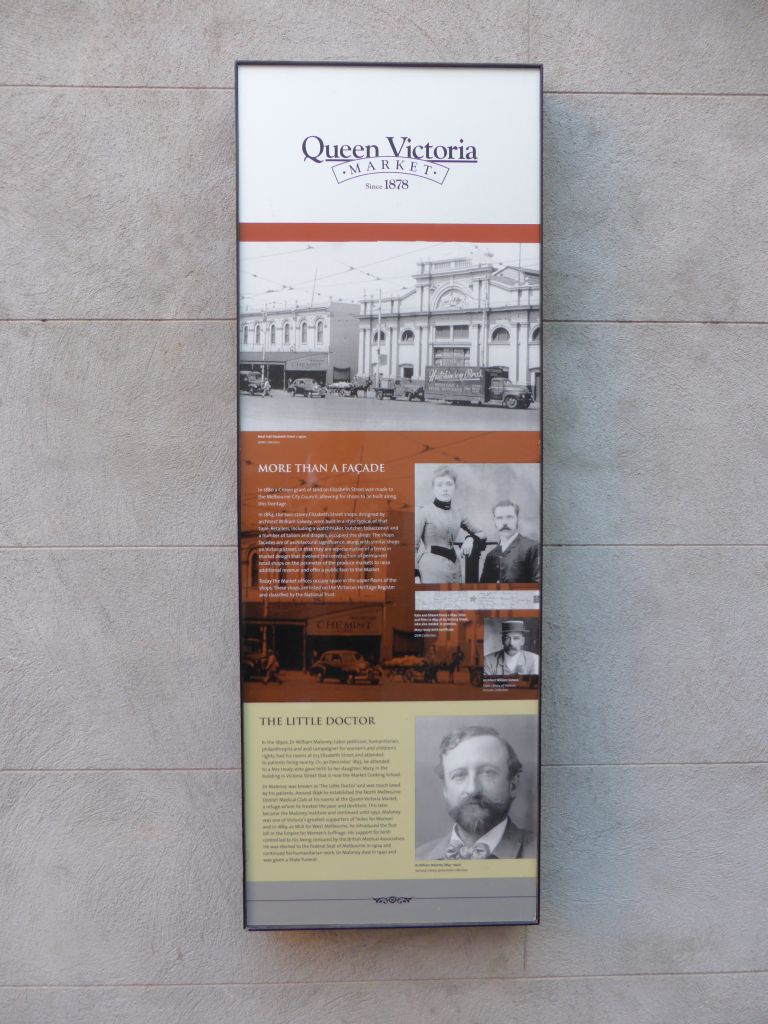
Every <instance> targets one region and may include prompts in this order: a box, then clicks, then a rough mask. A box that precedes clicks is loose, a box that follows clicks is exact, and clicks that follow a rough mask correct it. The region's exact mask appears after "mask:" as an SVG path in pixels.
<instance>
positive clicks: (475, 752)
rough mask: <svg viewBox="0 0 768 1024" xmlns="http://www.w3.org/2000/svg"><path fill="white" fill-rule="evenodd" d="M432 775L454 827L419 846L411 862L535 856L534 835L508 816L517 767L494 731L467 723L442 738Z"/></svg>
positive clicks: (517, 778) (508, 750)
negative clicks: (436, 778)
mask: <svg viewBox="0 0 768 1024" xmlns="http://www.w3.org/2000/svg"><path fill="white" fill-rule="evenodd" d="M436 770H437V774H438V775H439V776H440V778H441V779H442V780H443V796H444V797H445V800H446V803H447V805H448V813H449V814H450V816H451V818H453V820H454V822H455V824H454V826H453V830H452V831H451V832H450V833H449V834H448V835H447V836H444V837H443V838H441V839H438V840H432V841H430V842H428V843H424V844H423V845H422V846H419V847H418V848H417V850H416V860H489V859H490V860H502V859H504V860H506V859H517V858H523V857H535V856H536V837H535V836H534V834H533V833H532V832H529V831H528V830H527V829H523V828H520V827H519V826H518V825H516V824H515V823H514V821H512V819H511V818H510V817H509V816H508V815H509V809H510V807H511V806H512V801H513V800H514V798H515V794H516V792H517V785H518V781H519V778H520V773H521V772H522V770H523V768H522V765H521V764H520V761H519V760H518V758H517V755H516V754H515V752H514V750H513V749H512V747H511V745H510V744H509V743H508V742H507V741H506V740H505V739H503V738H502V737H501V736H499V734H498V733H497V732H496V730H495V729H492V728H489V727H485V726H481V725H470V726H468V727H466V728H464V729H456V730H455V731H454V732H452V733H449V734H448V735H447V736H444V737H443V740H442V742H441V744H440V760H439V763H438V765H437V769H436Z"/></svg>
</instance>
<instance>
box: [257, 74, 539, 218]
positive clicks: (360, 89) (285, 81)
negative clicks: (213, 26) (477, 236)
mask: <svg viewBox="0 0 768 1024" xmlns="http://www.w3.org/2000/svg"><path fill="white" fill-rule="evenodd" d="M238 76H239V77H238V83H239V85H238V89H239V124H238V132H239V168H240V180H239V190H240V194H239V219H240V222H241V223H287V222H290V223H318V222H336V223H363V224H365V223H372V222H373V223H376V222H382V223H384V222H387V223H393V222H400V223H404V224H406V223H420V224H453V223H456V224H486V223H488V224H491V223H492V224H525V225H537V224H538V223H539V208H540V206H539V201H540V196H539V188H540V173H539V158H538V154H539V135H540V80H541V76H540V71H539V69H537V68H530V69H528V68H524V69H521V68H516V69H506V68H503V67H499V68H477V67H467V68H457V67H445V68H439V67H438V68H435V67H429V68H427V67H413V68H410V67H387V66H375V67H351V66H342V67H337V66H332V65H312V66H305V67H297V66H281V65H245V66H240V67H239V68H238Z"/></svg>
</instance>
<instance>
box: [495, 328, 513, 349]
mask: <svg viewBox="0 0 768 1024" xmlns="http://www.w3.org/2000/svg"><path fill="white" fill-rule="evenodd" d="M491 341H492V342H493V344H494V345H508V344H509V331H508V330H507V328H506V327H497V328H496V330H495V331H494V332H493V334H492V335H491Z"/></svg>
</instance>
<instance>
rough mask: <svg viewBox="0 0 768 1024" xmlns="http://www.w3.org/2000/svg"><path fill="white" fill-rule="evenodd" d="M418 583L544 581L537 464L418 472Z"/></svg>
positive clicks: (428, 466)
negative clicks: (542, 578) (541, 563)
mask: <svg viewBox="0 0 768 1024" xmlns="http://www.w3.org/2000/svg"><path fill="white" fill-rule="evenodd" d="M414 504H415V514H416V527H415V535H414V540H415V552H414V556H415V573H416V583H418V584H427V585H428V584H433V585H434V584H443V583H448V584H457V585H461V584H469V583H520V584H523V583H524V584H532V583H539V582H540V581H541V568H540V523H539V509H540V480H539V466H538V464H536V463H485V464H475V463H461V464H456V463H451V464H450V465H438V464H435V463H419V464H417V465H416V466H415V467H414Z"/></svg>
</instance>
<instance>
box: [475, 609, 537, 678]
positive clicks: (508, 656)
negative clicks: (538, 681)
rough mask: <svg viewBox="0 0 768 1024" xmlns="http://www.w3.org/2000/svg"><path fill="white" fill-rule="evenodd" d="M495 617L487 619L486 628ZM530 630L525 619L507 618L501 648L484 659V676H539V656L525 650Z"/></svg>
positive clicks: (503, 626)
mask: <svg viewBox="0 0 768 1024" xmlns="http://www.w3.org/2000/svg"><path fill="white" fill-rule="evenodd" d="M493 621H494V620H493V619H486V621H485V629H486V631H487V630H488V628H489V623H493ZM528 632H529V627H528V623H527V622H526V621H525V619H505V620H504V621H502V623H501V650H498V651H491V653H490V654H487V655H486V656H485V658H484V660H483V676H484V677H485V678H486V679H489V678H498V677H501V678H504V677H509V676H537V675H538V674H539V656H538V654H534V653H533V651H526V650H525V641H526V634H527V633H528Z"/></svg>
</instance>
